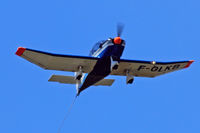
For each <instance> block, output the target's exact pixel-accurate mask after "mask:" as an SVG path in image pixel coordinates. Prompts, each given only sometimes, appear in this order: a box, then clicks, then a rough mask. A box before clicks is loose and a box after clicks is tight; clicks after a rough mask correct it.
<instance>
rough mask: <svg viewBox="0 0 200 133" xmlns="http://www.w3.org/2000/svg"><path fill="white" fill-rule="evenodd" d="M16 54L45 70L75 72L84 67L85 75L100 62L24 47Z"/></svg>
mask: <svg viewBox="0 0 200 133" xmlns="http://www.w3.org/2000/svg"><path fill="white" fill-rule="evenodd" d="M16 54H17V55H18V56H21V57H22V58H24V59H26V60H28V61H30V62H31V63H34V64H36V65H38V66H40V67H42V68H44V69H48V70H60V71H71V72H75V71H77V70H78V67H79V66H82V67H83V68H82V70H83V72H84V73H89V72H90V71H91V70H92V69H93V67H94V65H95V64H96V62H97V60H98V58H95V57H87V56H73V55H61V54H52V53H47V52H42V51H37V50H32V49H28V48H23V47H19V48H18V49H17V52H16Z"/></svg>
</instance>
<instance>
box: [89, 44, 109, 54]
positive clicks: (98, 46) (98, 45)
mask: <svg viewBox="0 0 200 133" xmlns="http://www.w3.org/2000/svg"><path fill="white" fill-rule="evenodd" d="M105 42H106V40H101V41H98V42H97V43H96V44H95V45H94V46H93V48H92V50H91V51H90V54H89V55H90V56H92V55H93V54H94V53H95V52H96V51H97V50H98V49H99V48H101V47H102V45H103V44H104V43H105Z"/></svg>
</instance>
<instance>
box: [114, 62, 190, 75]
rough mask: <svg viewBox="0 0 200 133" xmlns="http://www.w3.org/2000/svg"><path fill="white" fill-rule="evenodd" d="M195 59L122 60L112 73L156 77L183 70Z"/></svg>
mask: <svg viewBox="0 0 200 133" xmlns="http://www.w3.org/2000/svg"><path fill="white" fill-rule="evenodd" d="M192 62H194V61H193V60H190V61H179V62H155V61H137V60H123V59H121V60H120V63H119V67H118V69H117V70H114V71H112V73H111V75H121V76H126V72H127V71H129V73H130V74H131V75H133V76H136V77H156V76H159V75H162V74H165V73H169V72H173V71H177V70H181V69H183V68H187V67H189V66H190V65H191V64H192Z"/></svg>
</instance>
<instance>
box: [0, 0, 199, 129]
mask: <svg viewBox="0 0 200 133" xmlns="http://www.w3.org/2000/svg"><path fill="white" fill-rule="evenodd" d="M199 5H200V1H199V0H165V1H164V0H123V1H120V0H99V1H97V0H84V1H83V0H74V1H72V0H71V1H70V0H29V1H27V0H17V1H15V0H4V1H3V0H2V1H0V17H1V19H0V29H1V30H0V44H1V52H0V56H1V65H0V68H1V78H0V83H1V89H0V132H2V133H14V132H19V133H56V132H57V130H58V127H59V126H60V124H61V122H62V120H63V118H64V116H65V114H66V112H67V110H68V108H69V106H70V104H71V102H72V101H73V98H74V96H75V93H76V90H75V86H74V85H67V84H59V83H54V82H53V83H51V82H48V79H49V77H50V76H51V75H52V74H61V75H73V73H71V72H59V71H52V70H43V69H42V68H40V67H38V66H36V65H34V64H32V63H30V62H28V61H26V60H24V59H22V58H20V57H18V56H16V55H15V52H16V50H17V48H18V47H19V46H22V47H26V48H31V49H36V50H41V51H46V52H51V53H58V54H70V55H84V56H87V55H88V54H89V51H90V49H91V48H92V46H93V45H94V44H95V43H96V42H97V41H99V40H104V39H107V38H109V37H115V36H116V25H117V23H118V22H121V23H124V24H125V29H124V32H123V35H122V38H123V39H125V40H126V48H125V50H124V53H123V55H122V58H123V59H133V60H147V61H153V60H155V61H163V62H164V61H183V60H195V62H194V63H193V64H192V65H191V67H189V68H188V69H184V70H181V71H177V72H174V73H169V74H166V75H163V76H159V77H156V78H139V77H138V78H135V81H134V83H133V84H132V85H126V83H125V79H126V78H125V77H122V76H121V77H119V76H109V77H108V78H114V79H116V81H115V82H114V84H113V86H111V87H90V88H88V89H87V90H85V91H84V92H83V93H82V94H81V95H80V97H78V99H77V101H76V103H75V105H74V106H73V108H72V111H71V113H70V115H69V117H68V118H67V119H66V121H65V123H64V126H63V128H62V129H61V133H67V132H68V133H111V132H113V133H122V132H125V133H134V132H135V133H160V132H162V133H178V132H180V133H188V132H192V133H199V132H200V126H199V125H200V106H199V102H200V97H199V94H200V85H199V75H200V64H199V59H200V53H199V49H200V45H199V44H200V25H199V24H200V8H199Z"/></svg>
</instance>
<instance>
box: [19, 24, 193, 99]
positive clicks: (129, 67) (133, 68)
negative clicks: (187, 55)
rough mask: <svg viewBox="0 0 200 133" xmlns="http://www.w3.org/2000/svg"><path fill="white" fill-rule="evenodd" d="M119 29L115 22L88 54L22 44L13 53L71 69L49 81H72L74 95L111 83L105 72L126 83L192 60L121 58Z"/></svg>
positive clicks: (122, 42) (52, 66) (48, 66)
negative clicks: (114, 32)
mask: <svg viewBox="0 0 200 133" xmlns="http://www.w3.org/2000/svg"><path fill="white" fill-rule="evenodd" d="M122 29H123V27H122V26H118V28H117V37H115V38H108V39H107V40H103V41H99V42H97V43H96V44H95V45H94V47H93V48H92V50H91V51H90V54H89V56H77V55H62V54H53V53H48V52H43V51H38V50H33V49H29V48H23V47H19V48H18V49H17V51H16V55H18V56H20V57H22V58H24V59H26V60H28V61H30V62H31V63H33V64H36V65H38V66H40V67H42V68H44V69H46V70H59V71H70V72H74V73H75V75H74V76H63V75H52V76H51V77H50V79H49V81H52V82H59V83H66V84H75V85H76V90H77V93H76V96H79V94H80V93H81V92H82V91H83V90H85V89H86V88H88V87H90V86H92V85H94V86H98V85H102V86H111V85H112V84H113V82H114V79H105V77H107V76H108V75H117V76H126V83H127V84H132V83H133V81H134V77H156V76H159V75H162V74H165V73H169V72H173V71H177V70H181V69H184V68H188V67H189V66H190V65H191V64H192V63H193V62H194V60H189V61H177V62H156V61H140V60H127V59H121V58H120V57H121V56H122V53H123V50H124V48H125V44H126V43H125V40H123V39H122V38H121V33H122Z"/></svg>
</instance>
